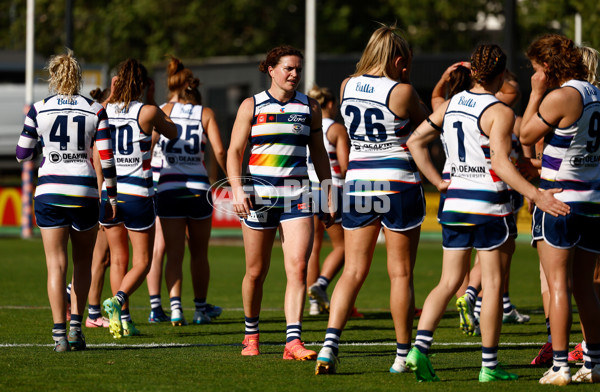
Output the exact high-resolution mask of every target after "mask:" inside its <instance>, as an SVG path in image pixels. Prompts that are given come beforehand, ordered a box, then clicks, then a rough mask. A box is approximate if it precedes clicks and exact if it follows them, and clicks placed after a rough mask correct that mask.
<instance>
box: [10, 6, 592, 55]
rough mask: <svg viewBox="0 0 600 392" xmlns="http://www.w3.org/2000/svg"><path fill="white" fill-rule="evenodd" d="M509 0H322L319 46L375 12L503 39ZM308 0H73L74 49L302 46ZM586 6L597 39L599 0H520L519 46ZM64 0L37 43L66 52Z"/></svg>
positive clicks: (19, 26) (556, 28)
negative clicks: (490, 24)
mask: <svg viewBox="0 0 600 392" xmlns="http://www.w3.org/2000/svg"><path fill="white" fill-rule="evenodd" d="M504 4H505V0H453V1H439V0H400V1H399V0H371V1H369V2H365V1H364V0H327V1H318V2H317V23H318V26H317V34H318V43H317V48H318V51H319V52H320V53H332V54H345V53H358V52H360V51H361V50H362V48H363V47H364V45H365V44H366V40H367V39H368V37H369V36H370V34H371V33H372V31H373V30H374V29H375V28H377V27H378V24H377V22H383V23H394V22H396V23H397V24H398V25H399V26H400V27H401V28H402V29H403V30H404V31H405V32H406V38H407V39H408V41H409V42H410V43H411V45H412V46H413V48H414V50H415V52H422V53H423V52H425V53H431V52H470V51H471V50H472V48H473V47H474V46H475V45H476V44H477V43H479V42H481V41H489V40H494V41H497V42H500V43H501V42H502V33H501V32H498V31H496V32H493V31H488V30H486V29H485V25H486V24H485V22H484V21H485V20H486V18H487V17H488V16H497V17H498V18H499V19H500V20H503V17H502V10H503V6H504ZM25 7H26V4H25V2H24V1H20V0H0V48H2V49H16V50H23V49H24V47H25V13H26V8H25ZM304 7H305V0H280V1H275V2H270V3H269V5H268V6H265V4H264V2H262V1H250V0H171V1H168V2H167V1H164V0H128V1H123V0H105V1H103V2H96V1H86V2H84V1H76V2H74V9H73V21H74V22H73V23H74V25H73V37H74V45H73V46H74V47H73V49H74V50H75V53H76V54H77V56H78V58H79V59H81V60H82V61H84V62H92V63H107V64H108V65H109V66H111V67H112V66H115V65H116V64H118V63H119V62H120V61H121V60H122V59H123V58H125V57H130V56H131V57H136V58H139V59H141V60H143V61H146V62H149V63H153V62H158V61H163V60H164V59H165V57H164V56H165V55H166V54H175V55H177V56H179V57H181V58H188V59H191V58H205V57H210V56H235V55H252V54H256V53H264V52H265V51H267V50H268V49H269V48H271V47H273V46H276V45H279V44H283V43H288V44H291V45H294V46H297V47H300V48H302V47H304ZM576 12H580V13H581V14H582V15H583V39H584V41H585V42H586V43H587V44H589V45H591V46H594V47H596V48H598V47H600V30H599V29H597V28H596V26H598V23H599V22H600V20H599V19H600V2H598V1H597V0H518V1H517V22H518V25H519V37H518V38H519V40H518V44H519V45H520V49H521V50H522V51H524V50H525V48H526V46H527V45H528V43H529V42H531V40H532V39H533V38H534V37H535V36H537V35H539V34H541V33H546V32H560V33H563V34H565V35H567V36H569V37H573V35H574V33H573V19H574V14H575V13H576ZM64 21H65V1H57V0H36V51H37V52H38V53H40V54H41V55H43V56H46V57H47V56H49V55H51V54H55V53H58V52H61V51H62V50H63V47H64V42H65V32H64V30H65V29H64Z"/></svg>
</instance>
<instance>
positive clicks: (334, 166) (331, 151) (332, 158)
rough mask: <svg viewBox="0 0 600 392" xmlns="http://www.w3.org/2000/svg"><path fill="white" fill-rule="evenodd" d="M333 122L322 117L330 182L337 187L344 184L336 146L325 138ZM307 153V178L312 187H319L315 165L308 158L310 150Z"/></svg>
mask: <svg viewBox="0 0 600 392" xmlns="http://www.w3.org/2000/svg"><path fill="white" fill-rule="evenodd" d="M334 123H335V121H334V120H333V119H331V118H326V117H323V145H324V146H325V151H327V156H328V158H329V167H330V168H331V183H332V184H333V185H334V186H337V187H340V188H341V187H343V186H344V179H343V178H342V172H341V169H340V163H339V161H338V157H337V150H336V146H335V145H333V144H331V142H330V141H329V139H328V138H327V132H328V131H329V128H330V127H331V126H332V125H333V124H334ZM307 153H308V166H307V170H308V178H309V179H310V182H311V185H312V188H313V189H320V181H319V177H318V176H317V172H316V171H315V165H314V164H313V162H312V159H311V158H310V151H307Z"/></svg>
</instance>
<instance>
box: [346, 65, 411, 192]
mask: <svg viewBox="0 0 600 392" xmlns="http://www.w3.org/2000/svg"><path fill="white" fill-rule="evenodd" d="M397 84H398V83H397V82H395V81H393V80H391V79H388V78H386V77H374V76H369V75H362V76H358V77H354V78H350V79H349V80H348V82H347V83H346V86H345V87H344V92H343V97H342V104H341V113H342V116H343V117H344V123H345V125H346V129H347V130H348V134H349V136H350V143H351V148H350V157H349V164H348V172H347V173H346V184H347V186H348V188H347V189H348V193H349V194H355V195H361V196H376V195H382V194H390V193H398V192H400V191H401V190H402V188H403V187H404V186H405V184H419V183H420V182H421V179H420V177H419V173H418V171H417V167H416V165H415V163H414V161H413V159H412V156H411V155H410V152H409V151H408V148H407V147H406V141H407V140H408V137H409V136H410V133H411V130H412V127H411V124H410V120H409V119H403V118H400V117H399V116H397V115H396V114H395V113H393V112H392V111H391V110H390V108H389V97H390V93H391V92H392V89H393V88H394V87H395V86H396V85H397ZM365 182H367V184H365ZM368 182H371V184H370V185H369V184H368ZM372 182H377V183H378V184H373V183H372ZM360 184H364V185H360Z"/></svg>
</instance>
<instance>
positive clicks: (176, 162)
mask: <svg viewBox="0 0 600 392" xmlns="http://www.w3.org/2000/svg"><path fill="white" fill-rule="evenodd" d="M169 117H170V118H171V120H173V122H174V123H175V125H176V126H177V138H176V139H172V140H169V139H167V138H166V137H164V136H163V135H161V136H160V139H159V141H158V143H157V145H160V150H161V151H162V155H163V157H162V167H161V169H160V177H159V180H158V192H166V191H174V192H178V193H182V194H189V193H190V192H191V193H193V194H197V193H198V192H199V191H206V190H208V188H209V187H210V185H209V183H208V174H207V173H206V167H205V165H204V150H205V149H206V141H207V137H206V132H205V131H204V128H203V126H202V106H200V105H192V104H187V105H186V104H181V103H175V104H173V109H172V110H171V114H170V115H169Z"/></svg>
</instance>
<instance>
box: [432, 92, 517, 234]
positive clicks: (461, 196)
mask: <svg viewBox="0 0 600 392" xmlns="http://www.w3.org/2000/svg"><path fill="white" fill-rule="evenodd" d="M498 103H501V102H500V101H499V100H498V98H496V97H495V96H493V95H491V94H475V93H472V92H470V91H463V92H461V93H459V94H456V95H455V96H453V97H452V98H451V99H450V103H449V104H448V108H447V109H446V114H445V115H444V123H443V126H442V129H443V133H444V141H445V143H446V152H447V164H448V165H449V167H450V176H451V181H450V186H449V188H448V192H447V193H446V200H445V202H444V208H443V211H442V213H441V216H440V222H441V223H443V224H446V225H477V224H483V223H486V222H488V221H490V220H491V219H494V218H496V217H502V216H507V215H509V214H511V213H512V208H511V206H510V197H509V192H508V188H507V186H506V183H504V182H503V181H502V180H500V178H499V177H498V176H496V174H495V173H494V171H493V170H492V163H491V159H490V141H489V138H488V136H487V135H486V134H485V133H484V132H483V131H482V130H481V128H480V125H479V120H480V118H481V115H482V114H483V112H484V111H485V110H486V109H487V108H489V107H490V106H491V105H494V104H498Z"/></svg>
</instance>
